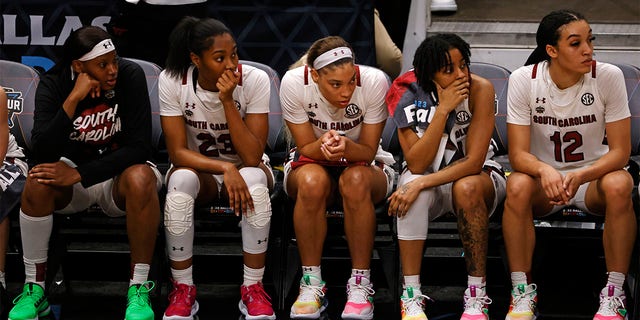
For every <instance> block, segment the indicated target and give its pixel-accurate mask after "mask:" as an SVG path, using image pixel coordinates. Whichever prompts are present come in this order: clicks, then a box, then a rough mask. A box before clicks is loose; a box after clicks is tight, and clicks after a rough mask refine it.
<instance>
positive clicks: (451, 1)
mask: <svg viewBox="0 0 640 320" xmlns="http://www.w3.org/2000/svg"><path fill="white" fill-rule="evenodd" d="M431 11H453V12H455V11H458V5H457V4H456V0H431Z"/></svg>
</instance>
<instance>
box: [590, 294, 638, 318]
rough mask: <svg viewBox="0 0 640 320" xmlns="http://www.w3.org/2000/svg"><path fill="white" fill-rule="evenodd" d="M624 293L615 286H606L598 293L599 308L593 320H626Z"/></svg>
mask: <svg viewBox="0 0 640 320" xmlns="http://www.w3.org/2000/svg"><path fill="white" fill-rule="evenodd" d="M626 300H627V298H626V296H625V294H624V291H622V290H620V289H616V287H615V286H607V287H604V288H603V289H602V291H600V308H599V309H598V312H596V315H595V316H593V320H628V319H629V316H628V315H627V309H626V308H625V306H624V304H625V303H626Z"/></svg>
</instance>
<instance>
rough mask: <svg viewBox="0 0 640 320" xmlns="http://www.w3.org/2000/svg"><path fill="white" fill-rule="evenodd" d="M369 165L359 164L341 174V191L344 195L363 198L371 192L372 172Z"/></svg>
mask: <svg viewBox="0 0 640 320" xmlns="http://www.w3.org/2000/svg"><path fill="white" fill-rule="evenodd" d="M368 169H369V168H368V167H365V166H357V167H351V168H349V169H348V170H345V171H344V172H343V173H342V175H341V176H340V180H339V184H340V192H341V193H342V194H343V196H344V197H354V198H358V199H362V197H363V196H365V195H367V194H369V193H370V192H371V174H370V172H368Z"/></svg>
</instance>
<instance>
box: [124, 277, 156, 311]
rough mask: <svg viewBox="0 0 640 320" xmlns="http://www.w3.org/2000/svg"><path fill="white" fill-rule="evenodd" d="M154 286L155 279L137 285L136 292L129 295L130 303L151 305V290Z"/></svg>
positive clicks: (142, 305)
mask: <svg viewBox="0 0 640 320" xmlns="http://www.w3.org/2000/svg"><path fill="white" fill-rule="evenodd" d="M154 287H155V283H154V282H153V281H145V282H143V283H141V284H139V285H137V288H136V292H135V294H134V295H133V296H130V297H129V298H130V299H129V302H128V305H132V304H137V305H138V306H141V307H144V306H146V305H149V291H151V289H153V288H154ZM143 290H144V291H143Z"/></svg>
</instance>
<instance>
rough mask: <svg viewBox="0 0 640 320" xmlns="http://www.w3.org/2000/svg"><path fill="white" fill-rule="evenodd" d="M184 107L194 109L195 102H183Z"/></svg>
mask: <svg viewBox="0 0 640 320" xmlns="http://www.w3.org/2000/svg"><path fill="white" fill-rule="evenodd" d="M184 108H185V109H195V108H196V103H195V102H192V103H189V102H185V103H184Z"/></svg>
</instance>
